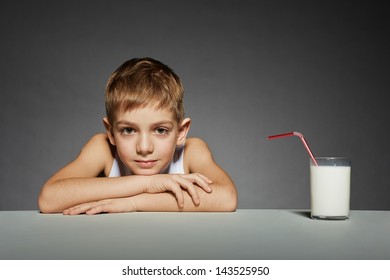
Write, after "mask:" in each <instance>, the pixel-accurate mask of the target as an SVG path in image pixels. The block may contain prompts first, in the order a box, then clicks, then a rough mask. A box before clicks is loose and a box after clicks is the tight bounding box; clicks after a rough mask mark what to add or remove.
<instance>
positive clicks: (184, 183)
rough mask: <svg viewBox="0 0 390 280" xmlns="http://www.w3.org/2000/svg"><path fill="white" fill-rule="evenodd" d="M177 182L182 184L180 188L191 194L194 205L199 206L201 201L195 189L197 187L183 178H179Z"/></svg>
mask: <svg viewBox="0 0 390 280" xmlns="http://www.w3.org/2000/svg"><path fill="white" fill-rule="evenodd" d="M177 182H178V183H179V184H180V186H181V187H182V188H183V189H185V190H186V191H187V192H188V193H189V195H190V196H191V198H192V201H193V202H194V204H195V205H199V204H200V199H199V194H198V191H197V190H196V188H195V185H194V184H193V183H192V182H191V181H190V180H188V179H186V178H183V177H181V176H180V177H178V178H177Z"/></svg>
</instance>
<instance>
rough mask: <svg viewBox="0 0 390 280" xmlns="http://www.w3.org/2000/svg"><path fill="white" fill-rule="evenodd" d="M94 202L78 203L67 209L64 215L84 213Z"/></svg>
mask: <svg viewBox="0 0 390 280" xmlns="http://www.w3.org/2000/svg"><path fill="white" fill-rule="evenodd" d="M93 205H94V204H92V203H85V204H80V205H77V206H73V207H71V208H69V209H68V211H66V212H67V214H66V215H79V214H83V213H85V212H86V211H88V210H89V209H90V208H91V207H93Z"/></svg>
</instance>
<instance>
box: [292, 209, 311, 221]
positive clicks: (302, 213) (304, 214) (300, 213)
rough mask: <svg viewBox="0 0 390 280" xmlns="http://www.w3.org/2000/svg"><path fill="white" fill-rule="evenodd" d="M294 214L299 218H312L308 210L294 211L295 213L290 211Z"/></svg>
mask: <svg viewBox="0 0 390 280" xmlns="http://www.w3.org/2000/svg"><path fill="white" fill-rule="evenodd" d="M290 212H291V213H292V214H295V215H298V216H301V217H304V218H309V219H310V218H311V216H310V211H308V210H294V211H290Z"/></svg>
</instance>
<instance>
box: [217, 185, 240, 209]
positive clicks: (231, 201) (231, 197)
mask: <svg viewBox="0 0 390 280" xmlns="http://www.w3.org/2000/svg"><path fill="white" fill-rule="evenodd" d="M237 204H238V195H237V190H236V187H235V186H234V185H233V186H232V187H231V188H230V189H229V191H227V192H226V193H225V199H224V203H223V204H222V205H221V206H222V207H221V208H222V209H221V211H223V212H234V211H236V210H237Z"/></svg>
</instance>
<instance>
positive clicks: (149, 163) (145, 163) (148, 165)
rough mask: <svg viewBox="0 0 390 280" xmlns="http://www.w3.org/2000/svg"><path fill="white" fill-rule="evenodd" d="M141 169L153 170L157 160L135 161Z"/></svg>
mask: <svg viewBox="0 0 390 280" xmlns="http://www.w3.org/2000/svg"><path fill="white" fill-rule="evenodd" d="M134 162H135V163H136V164H137V165H138V166H139V167H140V168H145V169H148V168H152V167H154V166H155V165H156V164H157V160H135V161H134Z"/></svg>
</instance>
